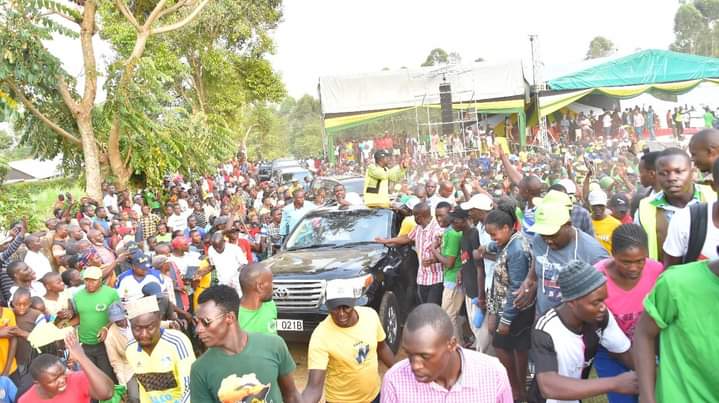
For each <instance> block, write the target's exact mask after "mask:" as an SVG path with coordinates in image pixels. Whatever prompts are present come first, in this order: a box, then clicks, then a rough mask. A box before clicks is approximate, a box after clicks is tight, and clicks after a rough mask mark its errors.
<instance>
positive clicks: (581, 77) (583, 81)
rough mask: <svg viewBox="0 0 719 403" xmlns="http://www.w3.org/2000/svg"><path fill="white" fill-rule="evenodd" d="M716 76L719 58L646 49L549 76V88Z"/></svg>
mask: <svg viewBox="0 0 719 403" xmlns="http://www.w3.org/2000/svg"><path fill="white" fill-rule="evenodd" d="M704 78H719V58H713V57H706V56H696V55H690V54H685V53H677V52H671V51H668V50H657V49H648V50H643V51H640V52H637V53H634V54H631V55H628V56H625V57H621V58H618V59H615V60H610V61H608V62H606V63H602V64H599V65H596V66H593V67H589V68H586V69H584V70H580V71H578V72H575V73H572V74H568V75H565V76H562V77H558V78H554V79H550V80H549V81H548V84H549V87H550V88H551V89H552V90H578V89H586V88H597V87H613V86H628V85H640V84H656V83H669V82H676V81H687V80H698V79H704Z"/></svg>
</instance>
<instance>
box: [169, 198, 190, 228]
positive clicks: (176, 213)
mask: <svg viewBox="0 0 719 403" xmlns="http://www.w3.org/2000/svg"><path fill="white" fill-rule="evenodd" d="M172 212H173V214H172V215H171V216H169V217H167V226H168V227H170V230H171V231H178V230H179V231H183V232H184V231H185V228H187V216H189V215H190V214H192V211H188V212H183V211H182V207H181V206H180V205H179V204H175V205H174V206H173V207H172ZM188 213H189V214H188Z"/></svg>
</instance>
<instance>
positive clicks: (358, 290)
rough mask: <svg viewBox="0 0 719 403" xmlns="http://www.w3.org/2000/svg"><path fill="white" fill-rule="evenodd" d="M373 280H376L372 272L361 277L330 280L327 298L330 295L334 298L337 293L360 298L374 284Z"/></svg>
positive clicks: (326, 292) (326, 293) (326, 291)
mask: <svg viewBox="0 0 719 403" xmlns="http://www.w3.org/2000/svg"><path fill="white" fill-rule="evenodd" d="M372 281H374V278H373V277H372V275H371V274H366V275H364V276H360V277H353V278H345V279H339V280H329V281H327V288H326V289H325V300H327V298H328V297H329V298H332V297H333V296H336V295H340V296H346V297H347V298H359V297H361V296H362V295H363V294H364V292H365V290H367V288H368V287H369V286H370V285H371V284H372ZM350 295H351V297H350Z"/></svg>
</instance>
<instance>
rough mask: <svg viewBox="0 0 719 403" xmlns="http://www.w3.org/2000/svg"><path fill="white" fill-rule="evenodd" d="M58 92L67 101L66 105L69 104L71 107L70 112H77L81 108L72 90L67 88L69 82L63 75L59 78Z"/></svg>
mask: <svg viewBox="0 0 719 403" xmlns="http://www.w3.org/2000/svg"><path fill="white" fill-rule="evenodd" d="M57 92H59V93H60V96H61V97H62V100H63V101H65V105H67V107H68V109H70V112H72V113H73V115H75V114H77V113H78V112H79V110H80V106H79V105H78V103H77V101H75V99H74V98H73V97H72V94H70V90H69V89H68V88H67V83H66V82H65V80H64V79H63V78H62V77H58V78H57Z"/></svg>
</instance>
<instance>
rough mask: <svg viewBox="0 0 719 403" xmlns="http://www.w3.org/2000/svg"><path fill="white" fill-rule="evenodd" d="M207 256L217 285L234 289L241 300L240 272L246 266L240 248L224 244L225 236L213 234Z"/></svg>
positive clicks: (243, 253) (245, 260)
mask: <svg viewBox="0 0 719 403" xmlns="http://www.w3.org/2000/svg"><path fill="white" fill-rule="evenodd" d="M207 255H208V257H209V259H210V264H211V265H212V266H214V268H215V270H216V271H217V280H218V282H219V284H224V285H228V286H230V287H232V288H234V289H235V290H237V294H239V296H240V298H242V288H241V287H240V270H241V269H242V268H243V267H244V266H246V265H247V255H245V252H244V251H243V250H242V248H240V247H239V246H237V245H233V244H231V243H226V242H225V236H224V235H223V234H222V233H221V232H215V233H214V234H213V235H212V246H210V249H209V251H208V252H207Z"/></svg>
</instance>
